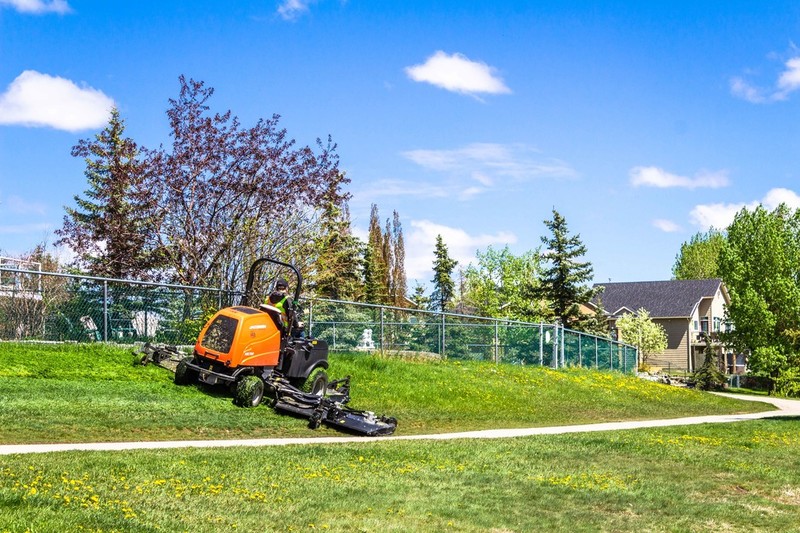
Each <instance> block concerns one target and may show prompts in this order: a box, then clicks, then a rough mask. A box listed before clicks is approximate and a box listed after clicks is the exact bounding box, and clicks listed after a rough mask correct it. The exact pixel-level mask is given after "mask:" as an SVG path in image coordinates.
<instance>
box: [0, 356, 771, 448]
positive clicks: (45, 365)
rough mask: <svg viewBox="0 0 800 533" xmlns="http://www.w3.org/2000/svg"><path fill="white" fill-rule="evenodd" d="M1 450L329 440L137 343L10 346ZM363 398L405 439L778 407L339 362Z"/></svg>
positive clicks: (357, 399)
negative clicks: (245, 404) (166, 363)
mask: <svg viewBox="0 0 800 533" xmlns="http://www.w3.org/2000/svg"><path fill="white" fill-rule="evenodd" d="M0 349H2V356H0V358H1V360H2V362H3V364H2V365H0V398H3V401H2V402H0V444H22V443H44V442H99V441H132V440H179V439H219V438H259V437H285V436H326V435H336V434H338V433H337V432H336V431H335V430H333V429H325V428H323V429H320V430H318V431H311V430H309V429H308V428H307V421H305V420H303V419H299V418H293V417H290V416H285V415H278V414H277V413H275V412H274V411H273V410H271V409H269V408H268V407H266V406H260V407H258V408H255V409H241V408H238V407H236V406H234V405H233V402H232V398H231V396H230V394H229V392H228V390H227V389H225V388H209V387H202V386H199V385H196V386H188V387H179V386H176V385H174V384H173V383H172V374H171V373H169V372H168V371H166V370H165V369H163V368H159V367H156V366H153V365H149V366H147V367H142V366H134V365H132V361H133V355H132V354H131V349H130V348H125V347H113V346H107V345H101V344H87V345H76V344H57V345H48V344H15V343H2V344H0ZM329 373H330V375H331V376H332V377H343V376H345V375H351V376H352V390H351V396H352V398H353V399H352V401H351V403H350V405H351V406H352V407H355V408H358V409H368V410H371V411H375V412H376V413H379V414H387V415H390V416H394V417H396V418H397V419H398V421H399V425H398V430H397V434H414V433H429V432H446V431H465V430H474V429H486V428H508V427H534V426H551V425H565V424H580V423H592V422H604V421H619V420H635V419H648V418H673V417H681V416H694V415H705V414H726V413H736V412H752V411H758V410H770V409H772V407H771V406H767V405H765V404H760V403H753V402H738V401H735V400H730V399H728V398H721V397H716V396H713V395H709V394H705V393H701V392H697V391H693V390H686V389H680V388H676V387H670V386H666V385H660V384H655V383H651V382H647V381H643V380H640V379H637V378H634V377H630V376H624V375H621V374H616V373H604V372H596V371H591V370H584V369H569V370H558V371H556V370H552V369H548V368H538V367H520V366H510V365H499V366H498V365H494V364H492V363H478V362H469V363H463V364H462V363H459V362H448V361H445V362H409V361H400V360H393V359H382V358H377V357H370V356H364V355H334V356H332V357H331V369H330V372H329Z"/></svg>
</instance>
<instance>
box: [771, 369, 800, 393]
mask: <svg viewBox="0 0 800 533" xmlns="http://www.w3.org/2000/svg"><path fill="white" fill-rule="evenodd" d="M775 392H776V393H777V394H780V395H782V396H789V397H790V398H800V368H788V369H786V370H784V371H783V372H781V374H780V376H778V378H777V379H775Z"/></svg>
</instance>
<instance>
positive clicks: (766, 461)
mask: <svg viewBox="0 0 800 533" xmlns="http://www.w3.org/2000/svg"><path fill="white" fill-rule="evenodd" d="M0 349H2V354H3V355H2V356H0V358H1V360H2V361H3V365H2V366H1V367H0V398H2V402H0V443H6V444H8V443H31V442H77V441H114V440H126V441H130V440H166V439H173V440H174V439H183V438H191V439H197V438H235V437H245V438H246V437H279V436H292V435H303V436H309V435H333V434H336V433H335V432H334V431H333V430H330V429H327V430H319V431H316V432H315V431H312V430H310V429H308V428H307V427H306V422H305V421H304V420H301V419H296V418H292V417H289V416H281V415H277V414H276V413H274V412H273V411H272V410H271V409H268V408H267V407H263V406H262V407H259V408H256V409H241V408H237V407H235V406H233V404H232V401H231V398H230V396H229V395H228V394H227V391H225V390H224V389H219V390H216V389H209V388H203V387H199V386H189V387H178V386H175V385H174V384H173V383H172V380H171V374H170V373H168V372H167V371H165V370H163V369H161V368H157V367H153V366H148V367H141V366H133V365H132V364H131V362H132V360H133V356H132V355H131V350H130V349H129V348H119V347H110V346H103V345H35V344H13V343H2V344H0ZM330 373H331V375H332V376H334V377H336V376H344V375H347V374H350V375H352V376H353V389H352V396H353V401H352V405H353V406H354V407H357V408H367V409H371V410H374V411H376V412H379V413H386V414H389V415H392V416H396V417H397V418H398V419H399V422H400V425H399V428H398V433H399V434H403V433H405V434H413V433H423V432H441V431H450V430H469V429H480V428H490V427H514V426H516V427H520V426H545V425H563V424H576V423H583V422H601V421H610V420H632V419H645V418H667V417H679V416H691V415H700V414H723V413H733V412H745V411H753V410H762V409H771V407H769V406H766V405H764V404H760V403H754V402H738V401H735V400H731V399H728V398H721V397H717V396H712V395H708V394H704V393H700V392H697V391H691V390H685V389H679V388H675V387H669V386H665V385H659V384H655V383H650V382H646V381H642V380H638V379H636V378H633V377H629V376H623V375H620V374H614V373H600V372H593V371H587V370H582V369H569V370H559V371H553V370H550V369H543V368H533V367H514V366H502V365H501V366H495V365H493V364H488V363H463V364H460V363H458V362H434V363H421V362H420V363H416V362H405V361H396V360H392V359H381V358H375V357H365V356H363V355H361V356H355V355H336V356H333V357H332V358H331V372H330ZM799 422H800V421H798V420H796V419H795V420H792V419H780V418H777V419H769V420H763V421H751V422H741V423H736V424H706V425H695V426H684V427H680V426H678V427H670V428H657V429H642V430H632V431H625V432H602V433H588V434H571V435H559V436H537V437H525V438H515V439H498V440H480V441H472V440H456V441H444V442H438V441H402V442H392V441H384V442H364V443H355V444H342V445H305V446H301V445H290V446H285V447H268V448H249V447H244V448H221V449H216V448H212V449H179V450H142V451H125V452H62V453H46V454H30V455H10V456H2V457H0V533H3V532H6V531H9V532H23V531H31V532H58V533H61V532H63V531H93V532H111V531H143V532H156V531H192V532H206V531H207V532H217V531H248V532H249V531H259V532H261V531H342V532H345V531H347V532H349V531H475V532H478V531H490V532H497V533H500V532H510V531H519V532H522V531H550V530H552V531H570V532H573V531H642V530H643V531H743V532H744V531H748V532H749V531H800V526H798V524H800V423H799Z"/></svg>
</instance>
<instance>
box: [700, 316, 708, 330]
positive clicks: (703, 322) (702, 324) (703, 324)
mask: <svg viewBox="0 0 800 533" xmlns="http://www.w3.org/2000/svg"><path fill="white" fill-rule="evenodd" d="M700 331H702V332H703V333H708V317H707V316H704V317H701V318H700Z"/></svg>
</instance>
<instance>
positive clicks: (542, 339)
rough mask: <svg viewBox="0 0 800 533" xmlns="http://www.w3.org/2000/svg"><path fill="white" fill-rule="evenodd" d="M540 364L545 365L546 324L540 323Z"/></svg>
mask: <svg viewBox="0 0 800 533" xmlns="http://www.w3.org/2000/svg"><path fill="white" fill-rule="evenodd" d="M539 366H544V325H542V324H541V323H540V324H539Z"/></svg>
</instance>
